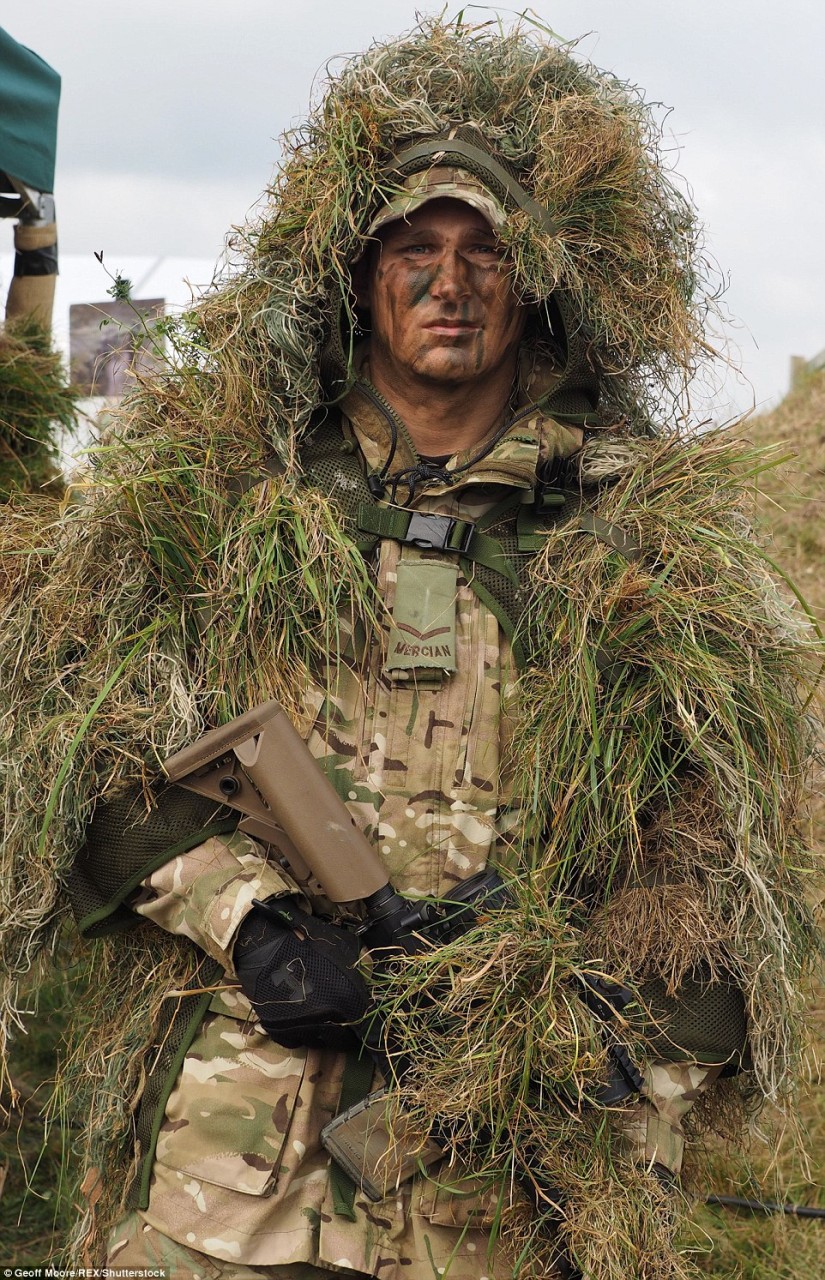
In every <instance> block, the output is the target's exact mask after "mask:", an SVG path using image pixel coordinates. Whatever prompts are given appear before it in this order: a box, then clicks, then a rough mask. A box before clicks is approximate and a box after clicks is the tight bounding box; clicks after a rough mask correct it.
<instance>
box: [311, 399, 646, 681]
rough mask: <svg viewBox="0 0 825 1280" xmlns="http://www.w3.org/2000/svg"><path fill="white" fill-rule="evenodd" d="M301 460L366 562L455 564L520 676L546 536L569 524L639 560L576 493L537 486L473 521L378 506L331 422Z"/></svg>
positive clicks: (529, 645)
mask: <svg viewBox="0 0 825 1280" xmlns="http://www.w3.org/2000/svg"><path fill="white" fill-rule="evenodd" d="M301 461H302V463H303V468H304V472H305V475H306V478H307V481H308V482H309V483H310V484H311V485H312V486H313V487H314V488H316V489H318V490H319V491H320V492H321V493H323V494H324V496H325V497H327V498H329V499H331V500H332V501H333V502H334V504H335V507H336V509H337V511H338V513H339V518H340V522H341V526H342V528H343V530H344V532H345V533H346V534H347V535H348V536H349V537H350V538H351V539H352V541H353V542H354V543H355V545H356V546H357V548H358V550H359V551H360V553H361V554H362V555H363V556H364V558H365V559H370V558H371V556H372V555H373V553H374V552H375V550H376V548H377V547H378V544H379V543H380V542H381V541H382V540H383V539H391V540H393V541H395V542H398V543H401V544H402V545H405V544H406V545H410V546H413V547H418V548H420V549H421V550H424V551H427V552H435V553H441V554H443V555H444V556H449V557H451V558H452V557H455V558H456V560H457V562H458V564H459V566H460V568H461V571H462V573H463V574H464V576H465V577H466V579H467V581H468V583H469V585H470V587H471V589H472V590H473V591H474V593H475V594H476V595H477V596H478V598H479V599H480V600H481V601H482V603H483V604H485V605H486V606H487V608H488V609H490V611H491V612H492V613H493V614H494V616H495V617H496V619H497V620H498V622H499V624H500V626H501V628H502V630H503V631H504V634H505V635H506V636H507V639H508V640H509V642H510V645H511V647H512V651H513V657H514V660H515V662H516V665H517V666H518V667H519V668H520V669H521V668H523V667H525V666H526V665H528V663H529V662H530V660H531V657H532V655H533V653H534V651H535V648H536V642H537V639H538V637H537V636H536V635H535V634H533V633H532V631H531V624H530V611H529V603H530V597H531V592H532V589H533V582H532V573H531V570H532V565H533V561H534V560H535V558H536V556H537V555H538V553H539V552H540V551H541V550H542V548H543V547H544V545H545V541H546V537H547V534H548V533H549V532H551V530H552V529H554V528H555V527H557V526H558V525H561V524H567V523H572V524H573V528H574V529H577V530H578V531H579V532H581V533H588V534H591V535H593V536H595V537H597V538H599V539H600V540H602V541H603V542H605V543H607V544H608V545H609V546H611V547H612V548H613V549H614V550H616V551H618V552H619V553H620V554H621V555H623V556H624V557H625V559H627V560H635V559H638V557H639V555H640V549H639V547H638V546H636V545H635V544H634V543H633V541H632V539H631V538H629V537H628V535H627V534H626V533H625V532H624V531H623V530H622V529H620V528H619V527H618V526H617V525H614V524H610V523H609V522H607V521H605V520H602V519H601V518H600V517H599V516H597V515H596V514H595V513H594V512H593V511H590V510H588V509H587V507H586V503H585V499H584V497H583V495H582V493H581V492H580V491H578V490H572V489H565V488H559V487H555V486H553V485H550V484H544V483H543V482H542V481H540V480H539V481H538V482H537V485H536V489H535V490H534V492H533V498H532V501H531V500H525V494H524V492H523V491H522V490H518V491H516V492H512V493H508V494H506V496H505V497H504V498H502V499H501V501H499V502H498V503H496V504H495V505H494V506H493V507H491V509H490V510H489V511H487V512H486V513H485V514H484V515H483V516H481V517H480V518H479V519H477V520H475V521H471V520H463V519H460V518H454V517H451V516H446V515H435V514H432V513H428V512H420V511H411V510H408V509H407V508H404V507H397V506H381V505H379V504H378V502H377V501H376V497H375V495H374V493H373V491H372V489H371V488H370V485H369V482H368V478H367V476H365V474H364V471H363V466H362V463H361V460H360V457H359V455H358V452H357V449H356V447H355V444H354V441H351V440H348V439H347V438H346V437H345V436H344V435H343V433H342V429H341V423H340V419H339V418H338V416H337V415H330V416H328V417H327V418H326V419H325V420H324V421H323V422H321V423H319V424H317V425H316V426H315V428H314V429H313V430H312V432H311V434H310V435H309V437H308V438H307V440H306V442H305V444H304V445H303V447H302V449H301ZM448 474H449V473H448Z"/></svg>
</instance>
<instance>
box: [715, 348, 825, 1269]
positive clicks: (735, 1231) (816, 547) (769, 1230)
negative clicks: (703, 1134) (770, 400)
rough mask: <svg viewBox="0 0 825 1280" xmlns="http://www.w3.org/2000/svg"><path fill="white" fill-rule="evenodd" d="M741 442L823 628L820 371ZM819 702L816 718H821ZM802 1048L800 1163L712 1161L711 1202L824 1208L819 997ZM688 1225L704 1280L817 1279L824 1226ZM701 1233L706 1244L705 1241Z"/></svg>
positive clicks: (817, 794)
mask: <svg viewBox="0 0 825 1280" xmlns="http://www.w3.org/2000/svg"><path fill="white" fill-rule="evenodd" d="M740 430H741V433H742V434H743V435H745V436H747V438H748V439H750V440H752V441H753V442H754V443H756V444H759V445H772V446H776V456H777V457H778V458H785V459H787V461H785V462H783V463H781V464H780V465H779V466H777V467H775V468H772V469H770V470H768V471H767V472H765V473H764V475H763V476H762V477H761V478H760V481H759V491H758V495H757V510H758V514H759V519H760V523H761V525H762V528H763V530H765V531H767V532H768V534H769V539H770V540H769V544H768V548H767V550H768V554H769V555H770V556H771V558H772V559H773V560H774V561H775V562H776V563H777V564H779V565H781V567H782V569H783V571H785V572H786V573H787V574H788V576H789V577H790V578H791V579H792V580H793V581H794V582H795V583H796V585H797V587H798V589H799V590H800V592H801V593H802V594H803V595H804V597H805V599H806V601H807V603H808V605H809V606H810V608H811V610H812V612H813V613H814V615H815V616H816V618H817V619H818V620H819V623H820V625H822V626H823V629H825V372H819V373H815V374H810V375H808V376H806V377H804V378H803V379H802V381H801V382H800V384H799V385H798V386H797V387H795V388H794V390H793V391H792V392H791V393H790V394H789V395H788V396H787V397H786V398H785V399H784V400H783V401H782V403H781V404H780V405H779V406H778V407H777V408H776V409H775V410H773V412H771V413H768V414H764V415H762V416H760V417H757V418H753V419H751V420H750V421H749V422H747V423H746V424H744V426H743V427H742V428H740ZM824 706H825V702H824V701H823V699H822V697H820V700H819V704H818V708H817V714H818V716H819V718H820V719H822V712H823V707H824ZM808 823H809V838H810V839H811V841H812V842H813V843H814V844H815V845H816V846H817V847H818V848H819V849H821V850H823V851H825V774H820V776H819V778H817V779H815V780H814V794H813V795H812V798H811V804H810V808H809V814H808ZM810 1025H811V1032H812V1035H811V1040H812V1043H811V1049H810V1052H809V1055H808V1060H807V1066H806V1071H805V1077H804V1079H803V1081H802V1083H801V1087H800V1098H799V1112H798V1114H799V1122H800V1125H801V1128H802V1132H803V1134H804V1135H805V1137H806V1141H807V1147H808V1152H809V1163H808V1166H807V1167H805V1165H804V1163H800V1162H798V1161H796V1160H795V1159H794V1158H793V1157H792V1155H791V1154H790V1147H791V1144H790V1142H789V1141H788V1142H786V1143H784V1144H780V1146H779V1149H778V1150H774V1149H773V1148H771V1147H766V1146H764V1145H761V1144H760V1143H758V1142H755V1143H754V1144H753V1147H752V1149H751V1151H750V1152H749V1153H747V1155H746V1156H745V1157H738V1158H736V1159H733V1158H727V1159H726V1158H725V1157H724V1156H723V1157H720V1158H719V1159H718V1160H717V1163H716V1168H715V1176H714V1187H713V1190H714V1191H716V1192H717V1193H727V1194H733V1195H741V1196H745V1197H748V1198H758V1197H759V1196H760V1194H762V1195H764V1196H765V1197H767V1198H770V1199H780V1200H783V1201H793V1202H795V1203H802V1204H806V1205H816V1206H819V1207H825V991H823V990H822V989H821V988H818V989H817V990H816V991H814V992H813V993H812V997H811V1020H810ZM697 1224H698V1226H699V1228H700V1231H701V1234H702V1235H703V1236H705V1238H704V1240H703V1243H704V1244H705V1246H707V1244H708V1242H709V1241H711V1242H712V1251H711V1253H710V1254H709V1255H708V1256H706V1257H705V1259H704V1262H703V1269H704V1270H705V1271H706V1273H707V1274H708V1276H712V1277H714V1280H821V1277H823V1276H825V1220H821V1221H820V1220H812V1219H798V1218H788V1217H780V1216H773V1217H766V1216H764V1215H754V1214H751V1213H748V1212H745V1211H734V1212H732V1211H730V1210H724V1209H721V1210H709V1209H704V1210H702V1211H701V1212H700V1213H699V1214H697ZM705 1233H706V1235H705Z"/></svg>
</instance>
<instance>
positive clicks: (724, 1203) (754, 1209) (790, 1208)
mask: <svg viewBox="0 0 825 1280" xmlns="http://www.w3.org/2000/svg"><path fill="white" fill-rule="evenodd" d="M705 1204H709V1205H714V1206H715V1207H718V1208H721V1209H750V1211H751V1213H784V1214H787V1215H788V1216H789V1217H794V1218H825V1209H817V1208H815V1207H814V1206H812V1205H807V1204H781V1203H780V1202H779V1201H778V1200H748V1199H747V1198H746V1197H744V1196H716V1195H713V1196H707V1197H706V1198H705Z"/></svg>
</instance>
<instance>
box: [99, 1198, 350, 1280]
mask: <svg viewBox="0 0 825 1280" xmlns="http://www.w3.org/2000/svg"><path fill="white" fill-rule="evenodd" d="M106 1262H107V1265H108V1266H109V1267H111V1268H113V1269H114V1268H116V1269H118V1270H119V1271H120V1272H121V1273H126V1272H127V1271H132V1272H138V1273H140V1274H142V1273H143V1272H146V1273H147V1274H150V1273H156V1272H161V1271H162V1272H163V1274H164V1275H165V1276H166V1277H167V1278H168V1280H321V1277H322V1276H325V1275H329V1272H328V1271H322V1270H320V1269H319V1268H318V1267H311V1266H308V1265H307V1264H306V1263H300V1262H297V1263H295V1264H294V1265H293V1266H286V1267H277V1266H276V1267H245V1266H244V1265H243V1264H242V1263H238V1262H220V1261H219V1260H218V1259H217V1258H214V1257H212V1258H210V1257H208V1256H207V1255H206V1254H205V1253H199V1252H198V1250H197V1249H191V1248H188V1247H187V1246H186V1245H182V1244H179V1243H178V1241H177V1240H172V1239H171V1237H169V1236H166V1235H164V1234H163V1232H161V1231H157V1230H156V1229H155V1228H154V1227H153V1226H150V1224H149V1223H148V1222H147V1221H146V1220H145V1218H143V1217H142V1215H141V1214H139V1213H137V1212H135V1213H130V1214H129V1216H128V1217H127V1218H124V1220H123V1222H121V1223H119V1224H118V1226H117V1228H116V1229H115V1230H114V1231H113V1232H112V1234H111V1237H110V1239H109V1244H108V1249H107V1255H106ZM342 1274H343V1275H347V1274H349V1275H350V1276H352V1277H354V1278H355V1280H362V1277H363V1275H364V1273H363V1272H358V1271H350V1272H349V1273H347V1272H343V1273H342Z"/></svg>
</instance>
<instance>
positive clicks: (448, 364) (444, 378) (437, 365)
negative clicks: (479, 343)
mask: <svg viewBox="0 0 825 1280" xmlns="http://www.w3.org/2000/svg"><path fill="white" fill-rule="evenodd" d="M479 372H480V370H479V368H478V362H477V360H476V359H475V356H474V355H473V353H472V352H471V351H469V350H468V349H467V348H466V347H464V348H461V347H456V346H452V345H450V346H447V345H445V346H439V347H438V348H437V349H436V350H434V351H428V352H427V354H426V355H425V356H423V357H422V358H420V359H419V360H418V361H417V368H416V373H417V374H418V376H419V377H420V378H423V379H425V380H426V381H428V382H435V383H438V382H441V383H450V382H466V381H467V379H468V378H475V377H476V376H477V375H478V373H479Z"/></svg>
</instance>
